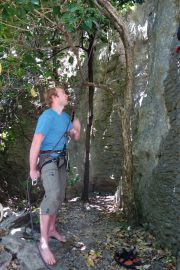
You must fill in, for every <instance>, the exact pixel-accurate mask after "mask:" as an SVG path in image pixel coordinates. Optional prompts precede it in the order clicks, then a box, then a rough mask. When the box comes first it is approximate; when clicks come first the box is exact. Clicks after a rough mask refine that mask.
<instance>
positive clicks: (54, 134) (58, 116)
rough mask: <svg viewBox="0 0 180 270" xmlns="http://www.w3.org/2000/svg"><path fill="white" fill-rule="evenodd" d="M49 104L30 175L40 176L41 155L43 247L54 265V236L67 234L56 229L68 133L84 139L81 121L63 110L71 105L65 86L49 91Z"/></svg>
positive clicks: (33, 149) (39, 125) (59, 237)
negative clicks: (81, 131) (52, 241)
mask: <svg viewBox="0 0 180 270" xmlns="http://www.w3.org/2000/svg"><path fill="white" fill-rule="evenodd" d="M46 103H47V104H48V105H49V107H50V108H49V109H47V110H46V111H45V112H43V114H42V115H41V116H40V117H39V119H38V123H37V127H36V130H35V134H34V137H33V141H32V144H31V149H30V157H29V162H30V177H31V179H37V178H39V177H40V171H39V169H38V167H37V161H38V157H39V158H40V162H39V163H40V167H41V179H42V183H43V187H44V190H45V194H44V198H43V200H42V202H41V205H40V231H41V238H40V244H39V250H40V252H41V255H42V257H43V259H44V261H45V262H46V263H47V264H49V265H53V264H55V263H56V260H55V258H54V256H53V254H52V252H51V250H50V248H49V245H48V239H49V237H50V236H53V237H55V238H56V239H57V240H59V241H62V242H65V241H66V239H65V236H63V235H61V234H59V232H58V231H57V230H56V228H55V221H56V215H57V211H58V209H59V206H60V204H61V203H62V202H63V200H64V194H65V181H66V162H65V157H64V155H65V153H64V152H65V145H66V142H67V134H68V136H69V137H71V138H72V139H74V140H79V139H80V122H79V120H78V119H75V120H74V121H73V123H71V119H70V117H69V115H68V114H66V113H65V112H63V109H64V107H65V106H66V105H67V104H68V95H67V94H66V93H65V91H64V89H63V88H50V89H49V90H48V91H47V95H46Z"/></svg>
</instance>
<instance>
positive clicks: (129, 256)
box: [114, 248, 142, 269]
mask: <svg viewBox="0 0 180 270" xmlns="http://www.w3.org/2000/svg"><path fill="white" fill-rule="evenodd" d="M114 259H115V261H116V262H117V263H118V264H119V265H120V266H123V267H125V268H127V269H137V268H136V266H139V265H141V264H142V263H141V260H140V259H139V258H138V257H137V251H136V249H135V248H133V249H130V250H129V251H127V250H126V249H125V248H123V249H122V251H121V252H116V253H115V255H114Z"/></svg>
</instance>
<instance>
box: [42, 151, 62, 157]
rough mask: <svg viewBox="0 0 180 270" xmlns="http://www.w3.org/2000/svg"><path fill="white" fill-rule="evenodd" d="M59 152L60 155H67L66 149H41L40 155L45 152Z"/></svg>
mask: <svg viewBox="0 0 180 270" xmlns="http://www.w3.org/2000/svg"><path fill="white" fill-rule="evenodd" d="M53 153H55V154H58V155H60V156H65V155H66V151H65V150H41V151H40V153H39V154H40V155H43V154H53Z"/></svg>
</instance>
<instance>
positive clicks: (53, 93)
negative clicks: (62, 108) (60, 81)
mask: <svg viewBox="0 0 180 270" xmlns="http://www.w3.org/2000/svg"><path fill="white" fill-rule="evenodd" d="M57 88H59V87H51V88H49V89H48V90H47V91H46V93H45V95H44V96H45V102H46V104H47V105H48V106H49V107H51V105H52V96H57Z"/></svg>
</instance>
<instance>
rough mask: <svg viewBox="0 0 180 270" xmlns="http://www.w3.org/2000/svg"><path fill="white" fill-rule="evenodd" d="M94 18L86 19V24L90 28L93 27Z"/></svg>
mask: <svg viewBox="0 0 180 270" xmlns="http://www.w3.org/2000/svg"><path fill="white" fill-rule="evenodd" d="M92 23H93V22H92V20H91V19H87V20H85V21H84V24H85V25H86V26H87V27H88V28H92Z"/></svg>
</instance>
